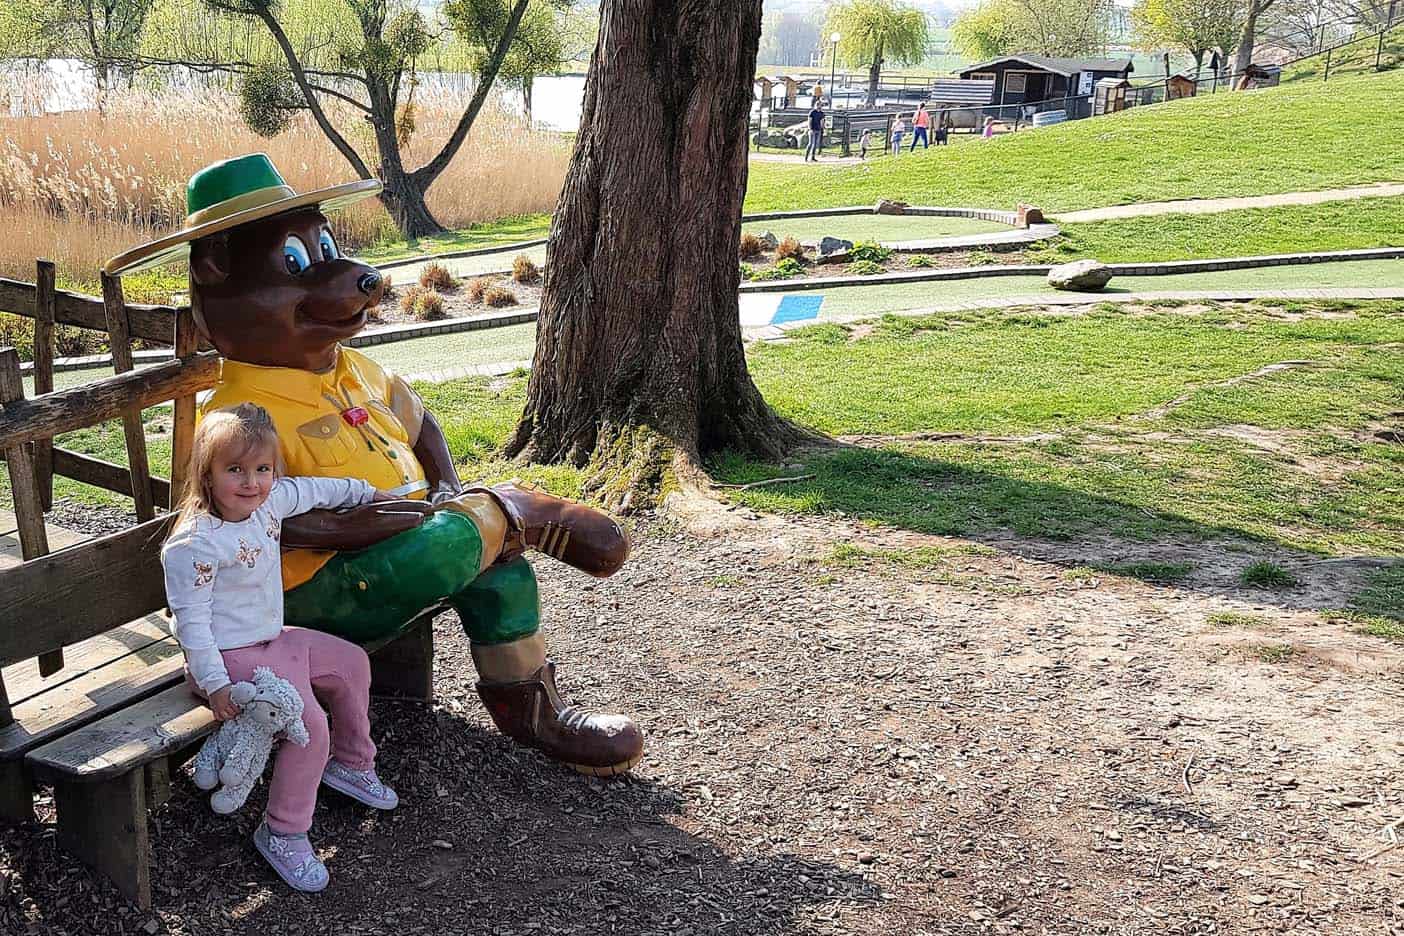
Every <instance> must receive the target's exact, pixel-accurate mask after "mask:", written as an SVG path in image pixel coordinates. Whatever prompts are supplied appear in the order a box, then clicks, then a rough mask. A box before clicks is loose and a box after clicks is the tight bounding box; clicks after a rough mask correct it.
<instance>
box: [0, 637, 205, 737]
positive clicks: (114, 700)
mask: <svg viewBox="0 0 1404 936" xmlns="http://www.w3.org/2000/svg"><path fill="white" fill-rule="evenodd" d="M158 653H163V654H166V655H165V656H161V657H159V658H157V659H155V660H154V661H153V660H152V659H151V656H155V655H156V654H158ZM184 667H185V658H184V657H183V656H182V655H181V653H180V646H179V645H178V644H176V642H175V640H174V639H171V638H168V639H167V640H165V641H162V642H160V643H157V644H152V646H151V647H150V648H148V651H143V652H142V653H140V654H135V653H134V654H129V655H127V656H125V657H123V658H121V659H118V660H115V661H113V662H112V663H110V664H108V665H107V666H104V667H101V668H100V669H96V670H93V671H91V672H88V673H84V674H83V675H82V676H80V677H78V678H77V679H74V680H70V681H69V682H66V683H64V684H63V685H62V686H60V687H58V688H55V689H52V690H50V691H48V692H45V693H42V694H40V695H37V696H34V697H33V698H31V699H29V700H28V701H26V702H22V703H20V704H19V705H17V706H15V707H14V712H13V714H14V718H15V721H14V722H13V723H12V724H9V725H6V726H5V727H3V728H0V761H5V760H11V759H15V758H18V757H22V756H23V755H24V754H25V753H26V752H28V751H30V750H32V749H34V748H36V747H38V746H40V745H42V744H44V743H46V742H48V741H52V740H53V739H54V738H57V737H60V736H61V735H63V734H64V733H66V732H70V731H74V730H76V729H79V728H82V727H83V726H84V725H87V724H89V723H91V722H94V721H97V720H98V719H100V718H103V717H104V716H106V715H108V714H109V713H111V712H114V711H116V710H119V709H121V708H123V707H125V706H127V705H130V704H131V703H133V702H135V701H139V700H141V699H144V698H146V697H148V696H150V695H152V694H154V693H157V692H160V691H161V690H163V689H165V688H167V687H168V686H172V685H176V684H177V683H181V682H183V681H184V678H185V677H184Z"/></svg>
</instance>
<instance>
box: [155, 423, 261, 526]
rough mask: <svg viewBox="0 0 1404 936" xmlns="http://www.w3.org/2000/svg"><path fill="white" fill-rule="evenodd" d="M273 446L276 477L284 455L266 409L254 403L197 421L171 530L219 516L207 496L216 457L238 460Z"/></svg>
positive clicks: (211, 498) (213, 503)
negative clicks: (183, 492)
mask: <svg viewBox="0 0 1404 936" xmlns="http://www.w3.org/2000/svg"><path fill="white" fill-rule="evenodd" d="M264 446H271V447H272V448H273V457H274V466H273V471H274V475H275V476H281V475H282V474H283V454H282V449H281V447H280V446H279V445H278V430H277V428H276V427H275V426H274V425H273V417H272V416H269V415H268V410H266V409H264V408H263V407H261V406H259V405H258V404H256V403H240V404H239V405H238V406H231V407H229V408H228V409H222V410H216V411H214V412H213V413H209V414H208V415H206V416H205V418H204V419H202V420H200V425H199V426H197V427H196V429H195V438H194V439H193V440H192V441H191V443H190V470H189V471H188V472H187V473H186V478H187V479H188V480H187V482H186V489H185V496H184V497H182V498H181V499H180V505H179V508H178V509H179V511H180V515H179V516H178V517H176V522H175V524H174V525H173V526H172V527H171V532H172V533H174V532H175V531H176V530H179V529H181V528H182V527H184V526H186V525H187V524H188V523H190V522H191V521H192V520H194V519H195V518H197V517H201V516H214V517H218V516H219V508H218V507H217V506H216V505H215V502H214V498H213V497H211V496H210V469H211V467H212V466H213V465H214V460H215V456H217V455H224V456H225V457H226V458H234V459H239V458H243V457H244V456H245V455H246V454H248V453H249V452H251V451H253V450H254V449H256V448H261V447H264Z"/></svg>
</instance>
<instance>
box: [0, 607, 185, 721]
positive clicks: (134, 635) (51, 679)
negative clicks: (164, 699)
mask: <svg viewBox="0 0 1404 936" xmlns="http://www.w3.org/2000/svg"><path fill="white" fill-rule="evenodd" d="M162 643H165V644H167V645H168V646H166V647H159V646H155V645H157V644H162ZM173 650H174V644H173V642H172V640H171V632H170V629H169V628H168V627H167V625H166V621H165V619H164V618H162V617H161V616H160V615H157V614H149V615H147V616H146V617H144V618H140V619H138V620H135V621H132V622H131V623H129V624H124V625H122V626H121V627H114V628H113V629H112V630H110V631H108V632H107V633H105V634H99V635H97V636H96V637H89V638H88V639H87V640H84V641H82V642H81V643H76V644H73V645H72V646H69V647H66V648H64V660H65V664H64V668H63V669H62V670H60V671H59V672H57V673H54V674H53V675H52V676H47V677H45V676H41V675H40V673H39V663H38V661H37V660H34V659H29V660H25V661H23V662H20V663H15V664H14V665H12V666H7V667H5V668H4V669H3V670H0V677H2V678H3V679H4V680H5V688H6V689H7V690H8V691H9V695H10V704H11V705H16V706H17V705H19V704H20V703H22V702H26V701H28V700H30V699H32V698H34V697H35V696H38V695H42V694H43V693H45V692H53V691H56V690H61V689H62V687H63V686H65V685H66V684H68V683H69V682H72V681H73V680H75V679H78V678H79V677H81V676H85V675H87V674H88V673H90V672H93V671H95V670H98V669H101V668H102V667H105V666H108V665H110V664H112V663H115V662H117V661H118V660H121V659H122V658H123V657H126V656H130V655H133V654H136V655H139V656H140V657H141V658H142V659H144V660H146V662H148V663H155V662H157V661H158V660H160V659H162V658H164V657H167V656H170V654H171V653H172V652H173ZM113 672H116V671H113Z"/></svg>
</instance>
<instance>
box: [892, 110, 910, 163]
mask: <svg viewBox="0 0 1404 936" xmlns="http://www.w3.org/2000/svg"><path fill="white" fill-rule="evenodd" d="M906 132H907V125H906V124H905V123H903V122H902V118H901V117H900V116H899V117H898V118H897V119H896V120H894V121H892V155H893V156H900V155H902V134H904V133H906Z"/></svg>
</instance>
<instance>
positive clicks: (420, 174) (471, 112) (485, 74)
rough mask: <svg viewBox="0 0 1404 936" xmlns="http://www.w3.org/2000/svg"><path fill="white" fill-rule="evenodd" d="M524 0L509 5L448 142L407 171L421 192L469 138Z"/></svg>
mask: <svg viewBox="0 0 1404 936" xmlns="http://www.w3.org/2000/svg"><path fill="white" fill-rule="evenodd" d="M527 2H528V0H516V2H515V3H514V4H513V5H512V13H511V15H509V16H508V17H507V25H506V26H505V27H503V30H502V35H501V36H500V37H498V40H497V47H496V48H494V49H493V50H492V55H491V56H489V57H488V60H487V63H486V64H485V65H484V66H483V70H482V73H481V74H480V75H479V76H478V86H477V88H475V89H474V91H473V98H472V100H470V101H469V102H468V107H467V108H466V109H465V110H464V111H463V116H462V117H460V118H459V119H458V126H456V127H454V128H453V134H452V135H451V136H450V137H449V138H448V142H446V143H445V144H444V146H443V149H441V150H439V153H438V155H437V156H435V157H434V158H433V159H431V160H429V162H427V163H425V164H424V165H423V166H421V167H420V168H418V169H416V170H415V171H414V172H412V173H410V180H411V181H412V182H414V184H416V185H418V186H419V187H420V189H421V191H422V190H424V189H427V188H428V187H429V186H430V185H431V184H432V183H433V181H434V180H435V179H437V178H438V177H439V174H440V173H441V172H443V171H444V169H445V168H447V167H448V164H449V163H450V162H451V161H452V160H453V157H454V156H455V155H456V154H457V153H458V148H459V147H460V146H462V145H463V141H464V140H465V139H467V138H468V131H469V130H470V129H471V128H472V126H473V121H475V120H477V119H478V112H479V111H481V110H482V109H483V103H484V102H485V101H487V96H488V91H490V90H491V89H492V84H493V80H494V79H495V78H496V77H497V73H498V71H499V70H500V69H501V68H502V63H503V62H504V61H505V60H506V58H507V50H508V48H510V47H511V45H512V40H513V38H515V36H516V34H517V27H518V26H519V25H520V24H521V21H522V15H523V14H524V13H526V8H527Z"/></svg>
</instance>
